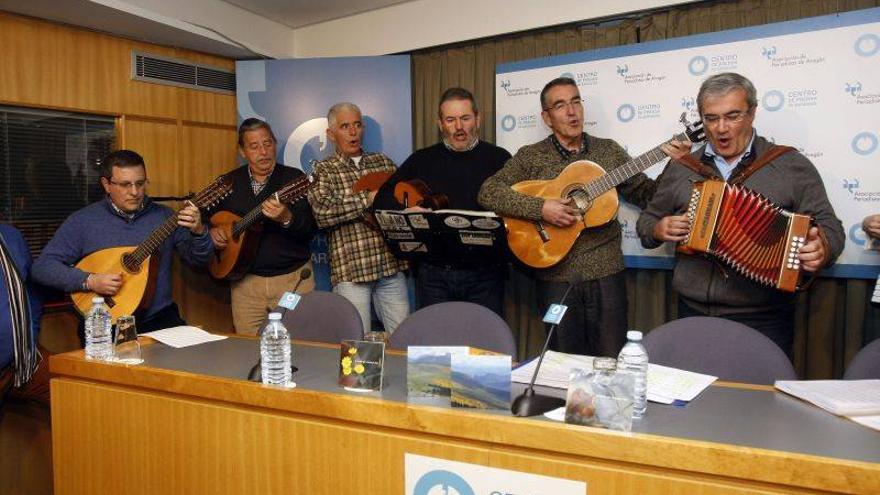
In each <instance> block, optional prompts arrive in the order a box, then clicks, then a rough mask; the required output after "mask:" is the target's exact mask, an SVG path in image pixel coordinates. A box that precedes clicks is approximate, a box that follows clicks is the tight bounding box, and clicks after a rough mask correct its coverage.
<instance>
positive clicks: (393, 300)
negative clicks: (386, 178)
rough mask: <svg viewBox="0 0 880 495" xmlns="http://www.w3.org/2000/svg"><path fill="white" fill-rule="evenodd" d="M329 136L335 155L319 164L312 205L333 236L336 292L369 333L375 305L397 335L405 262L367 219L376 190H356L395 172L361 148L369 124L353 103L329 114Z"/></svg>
mask: <svg viewBox="0 0 880 495" xmlns="http://www.w3.org/2000/svg"><path fill="white" fill-rule="evenodd" d="M327 125H328V129H327V137H328V138H329V139H330V141H332V142H333V145H334V146H335V148H336V153H335V154H334V155H333V156H331V157H329V158H326V159H324V160H322V161H320V162H318V163H317V164H315V167H314V172H315V173H316V174H317V176H318V182H317V184H316V185H315V186H314V187H312V189H311V190H310V191H309V202H310V203H311V204H312V211H313V212H314V214H315V220H316V221H317V223H318V226H319V227H321V228H323V229H326V230H327V232H328V234H329V237H330V271H331V276H330V279H331V282H332V283H333V292H335V293H337V294H339V295H341V296H343V297H345V298H346V299H348V300H349V301H351V302H352V304H354V306H355V307H356V308H357V310H358V313H360V315H361V320H362V321H363V323H364V331H369V330H370V301H371V300H372V302H373V305H374V309H375V311H376V315H378V316H379V319H380V320H382V324H383V325H384V326H385V330H386V331H387V332H388V333H389V335H390V333H391V332H393V331H394V330H395V329H396V328H397V325H399V324H400V322H401V321H403V319H404V318H406V316H407V314H409V296H408V294H407V288H406V278H405V277H404V275H403V270H406V269H407V264H406V262H405V261H400V260H398V259H397V258H395V257H394V255H392V254H391V252H390V251H388V247H387V246H386V245H385V241H384V240H383V239H382V236H381V235H380V234H379V233H377V232H375V231H373V230H371V229H370V228H369V227H367V226H366V224H364V222H363V221H362V218H363V214H364V211H365V210H366V209H368V208H369V207H370V205H372V204H373V198H374V197H375V196H376V192H375V191H362V192H359V193H355V192H353V191H352V188H353V187H354V184H355V182H357V180H358V179H360V178H361V177H363V176H364V175H366V174H369V173H373V172H392V173H393V172H394V171H395V170H396V167H395V165H394V162H392V161H391V159H390V158H388V157H387V156H385V155H384V154H382V153H365V152H364V151H363V149H362V147H361V141H362V138H363V134H364V126H363V121H362V118H361V110H360V108H358V107H357V105H355V104H353V103H347V102H346V103H337V104H335V105H333V106H332V107H330V111H329V112H327Z"/></svg>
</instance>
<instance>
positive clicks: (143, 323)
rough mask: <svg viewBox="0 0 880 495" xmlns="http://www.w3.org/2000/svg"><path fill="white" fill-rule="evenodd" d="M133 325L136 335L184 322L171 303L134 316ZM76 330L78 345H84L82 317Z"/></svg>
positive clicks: (84, 327)
mask: <svg viewBox="0 0 880 495" xmlns="http://www.w3.org/2000/svg"><path fill="white" fill-rule="evenodd" d="M135 325H137V333H138V335H141V334H145V333H147V332H152V331H154V330H162V329H163V328H169V327H178V326H180V325H186V322H185V321H183V319H182V318H181V317H180V310H179V309H178V308H177V304H176V303H171V304H169V305H168V306H165V307H164V308H162V309H160V310H159V311H157V312H155V313H154V314H152V315H150V317H149V318H144V319H141V318H140V317H138V316H135ZM76 332H77V335H78V336H79V345H81V346H83V347H85V346H86V322H85V320H84V319H83V318H80V319H79V326H78V328H77V330H76Z"/></svg>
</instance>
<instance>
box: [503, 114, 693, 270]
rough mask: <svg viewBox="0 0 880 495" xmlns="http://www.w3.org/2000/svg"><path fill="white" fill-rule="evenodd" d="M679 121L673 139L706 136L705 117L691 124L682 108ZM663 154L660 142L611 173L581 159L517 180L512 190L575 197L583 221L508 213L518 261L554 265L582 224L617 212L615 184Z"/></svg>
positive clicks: (593, 223)
mask: <svg viewBox="0 0 880 495" xmlns="http://www.w3.org/2000/svg"><path fill="white" fill-rule="evenodd" d="M681 123H682V124H683V125H684V127H685V132H684V133H682V134H677V135H676V136H674V137H673V139H676V140H679V141H684V140H690V141H691V142H693V143H698V142H701V141H703V140H704V139H705V134H704V133H703V125H702V122H696V123H694V124H689V123H688V122H687V120H686V119H685V114H684V113H682V114H681ZM665 157H666V155H665V154H664V153H663V151H662V150H661V149H660V146H657V147H655V148H654V149H652V150H650V151H648V152H646V153H643V154H641V155H639V156H637V157H635V158H633V159H632V160H630V161H628V162H626V163H625V164H623V165H621V166H620V167H617V168H615V169H614V170H612V171H610V172H607V173H606V171H605V169H603V168H602V167H601V166H599V165H598V164H596V163H594V162H591V161H589V160H580V161H577V162H573V163H571V164H569V165H568V166H567V167H565V169H564V170H563V171H562V173H560V174H559V176H558V177H556V178H555V179H553V180H528V181H523V182H518V183H516V184H514V185H513V186H511V188H512V189H513V190H514V191H516V192H519V193H522V194H526V195H528V196H534V197H538V198H543V199H561V200H565V199H568V198H571V199H572V200H573V203H574V205H573V208H574V209H575V210H577V212H578V214H579V215H580V216H581V219H582V220H581V221H580V222H575V224H574V225H571V226H569V227H565V228H562V227H556V226H554V225H551V224H549V223H547V224H545V223H544V222H543V221H533V220H525V219H522V218H513V217H504V225H505V226H506V227H507V243H508V245H509V246H510V250H511V252H513V254H514V256H516V257H517V258H518V259H519V260H520V261H522V262H523V263H525V264H526V265H529V266H531V267H534V268H548V267H551V266H553V265H556V264H557V263H559V262H560V261H562V260H563V258H565V256H566V255H567V254H568V253H569V251H571V248H572V246H574V243H575V241H576V240H577V238H578V236H579V235H580V234H581V232H582V231H583V230H584V229H586V228H591V227H598V226H601V225H605V224H606V223H608V222H610V221H611V220H612V219H614V217H615V216H617V210H618V207H619V204H620V203H619V200H618V198H617V190H616V189H615V187H616V186H617V185H618V184H621V183H623V182H625V181H626V180H628V179H630V178H632V177H633V176H635V175H636V174H638V173H639V172H642V171H644V170H646V169H648V168H649V167H651V166H652V165H654V164H655V163H658V162H659V161H661V160H662V159H663V158H665Z"/></svg>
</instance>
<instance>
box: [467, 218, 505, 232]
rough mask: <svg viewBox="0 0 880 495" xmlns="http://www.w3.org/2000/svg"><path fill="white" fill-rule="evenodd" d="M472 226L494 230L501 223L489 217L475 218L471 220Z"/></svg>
mask: <svg viewBox="0 0 880 495" xmlns="http://www.w3.org/2000/svg"><path fill="white" fill-rule="evenodd" d="M472 223H473V224H474V227H476V228H478V229H485V230H495V229H497V228H498V227H501V223H500V222H498V221H497V220H493V219H491V218H477V219H474V221H473V222H472Z"/></svg>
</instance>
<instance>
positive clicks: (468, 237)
mask: <svg viewBox="0 0 880 495" xmlns="http://www.w3.org/2000/svg"><path fill="white" fill-rule="evenodd" d="M458 235H459V237H461V243H462V244H465V245H468V246H491V245H492V242H493V241H494V240H495V236H493V235H492V233H491V232H482V231H477V230H462V231H461V232H459V233H458Z"/></svg>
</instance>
